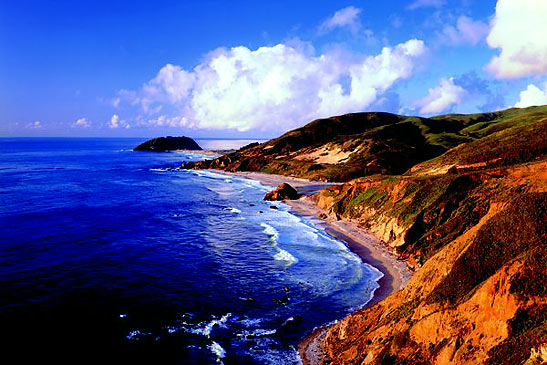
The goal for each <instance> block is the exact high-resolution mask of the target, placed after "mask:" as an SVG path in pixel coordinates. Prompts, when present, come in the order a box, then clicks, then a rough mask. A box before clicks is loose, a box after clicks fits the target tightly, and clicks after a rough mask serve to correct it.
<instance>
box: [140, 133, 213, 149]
mask: <svg viewBox="0 0 547 365" xmlns="http://www.w3.org/2000/svg"><path fill="white" fill-rule="evenodd" d="M176 150H192V151H201V150H203V149H202V148H201V147H200V146H199V145H198V144H197V143H196V141H194V140H193V139H192V138H190V137H171V136H169V137H158V138H152V139H150V140H148V141H146V142H144V143H141V144H140V145H138V146H137V147H135V148H134V149H133V151H148V152H166V151H176Z"/></svg>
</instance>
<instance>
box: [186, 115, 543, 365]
mask: <svg viewBox="0 0 547 365" xmlns="http://www.w3.org/2000/svg"><path fill="white" fill-rule="evenodd" d="M183 167H185V168H214V169H221V170H226V171H261V172H268V173H275V174H281V175H287V176H294V177H300V178H308V179H312V180H317V181H338V182H344V184H336V185H333V186H329V187H327V188H326V189H323V190H321V191H319V192H317V193H315V194H313V195H311V196H308V197H306V198H305V199H306V201H308V202H309V201H313V202H314V203H315V205H316V206H317V207H318V208H319V209H321V210H322V212H323V213H324V214H325V216H326V218H327V219H328V220H331V221H333V222H340V224H342V223H343V222H351V223H352V224H354V225H356V226H358V227H361V228H362V229H364V230H367V231H368V232H370V233H371V234H373V235H374V236H375V237H377V238H379V239H380V240H382V241H383V242H384V243H385V245H386V247H387V248H388V249H389V250H390V251H391V252H392V253H393V254H394V255H395V256H396V257H397V258H398V259H400V260H405V261H406V262H407V263H408V264H409V265H411V266H412V267H413V268H414V269H415V270H416V271H415V274H414V275H413V276H412V278H411V279H410V280H409V281H408V284H407V285H406V286H404V287H402V288H396V287H394V288H392V289H393V290H395V292H393V293H392V294H391V295H389V296H387V298H385V299H383V300H381V301H373V302H372V304H371V305H369V306H368V307H367V308H364V309H362V310H360V311H358V312H356V313H353V314H351V315H349V316H348V317H346V318H344V319H342V320H341V321H339V322H338V323H336V324H334V325H331V326H329V327H326V328H323V329H320V330H318V331H316V332H315V333H314V334H312V335H311V336H310V337H308V338H307V339H306V340H305V341H304V342H303V343H302V344H301V346H300V353H301V356H302V359H303V361H304V363H325V364H345V363H348V364H382V363H385V364H454V363H456V364H464V363H472V364H542V363H546V362H547V281H546V280H545V278H546V277H547V260H546V259H545V258H546V257H547V107H546V106H543V107H531V108H526V109H508V110H504V111H499V112H493V113H484V114H473V115H460V114H451V115H443V116H438V117H433V118H419V117H406V116H398V115H393V114H387V113H359V114H350V115H345V116H341V117H333V118H328V119H321V120H318V121H314V122H312V123H310V124H308V125H306V126H304V127H302V128H299V129H297V130H294V131H291V132H288V133H286V134H284V135H283V136H281V137H279V138H276V139H273V140H271V141H268V142H266V143H263V144H260V145H252V146H247V147H245V148H243V149H240V150H238V151H236V152H234V153H231V154H228V155H225V156H221V157H219V158H217V159H214V160H209V161H203V162H198V163H191V164H186V165H185V166H183ZM295 202H298V200H297V201H295ZM291 204H293V203H291ZM399 289H400V290H399ZM397 290H398V291H397ZM386 294H387V293H386Z"/></svg>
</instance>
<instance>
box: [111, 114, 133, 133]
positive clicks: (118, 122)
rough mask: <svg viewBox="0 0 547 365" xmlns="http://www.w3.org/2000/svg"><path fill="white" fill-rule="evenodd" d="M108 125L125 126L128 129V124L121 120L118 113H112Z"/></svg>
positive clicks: (112, 126) (112, 127) (113, 127)
mask: <svg viewBox="0 0 547 365" xmlns="http://www.w3.org/2000/svg"><path fill="white" fill-rule="evenodd" d="M108 127H109V128H111V129H116V128H125V129H129V128H130V125H129V123H127V122H126V121H125V120H121V119H120V117H119V116H118V114H113V115H112V117H111V118H110V122H109V123H108Z"/></svg>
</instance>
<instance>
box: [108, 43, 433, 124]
mask: <svg viewBox="0 0 547 365" xmlns="http://www.w3.org/2000/svg"><path fill="white" fill-rule="evenodd" d="M425 53H426V47H425V45H424V43H423V42H422V41H420V40H416V39H412V40H409V41H407V42H405V43H401V44H399V45H397V46H395V47H384V48H383V49H382V51H381V53H380V54H378V55H374V56H358V55H352V56H353V57H347V55H345V54H341V53H339V52H331V53H324V54H321V55H319V56H315V55H314V50H313V48H311V47H309V46H307V45H298V44H296V45H292V46H289V45H286V44H278V45H276V46H272V47H261V48H258V49H256V50H250V49H248V48H246V47H235V48H231V49H219V50H216V51H215V52H212V53H211V54H210V55H209V56H208V57H207V59H206V60H205V61H204V62H203V63H201V64H199V65H198V66H196V67H195V68H194V69H193V70H192V71H186V70H184V69H182V68H180V67H178V66H173V65H166V66H164V67H163V68H162V69H161V70H160V71H159V73H158V76H156V77H155V78H154V79H153V80H151V81H150V82H148V83H146V84H145V85H144V86H143V87H142V88H141V90H139V91H136V92H135V91H127V90H124V91H122V92H121V93H120V95H119V96H120V97H122V98H124V99H126V101H128V102H129V103H130V104H134V105H140V106H141V108H142V112H144V113H148V114H150V115H153V117H149V118H148V120H149V124H152V125H169V126H178V127H181V126H182V127H190V128H208V129H234V130H238V131H249V130H261V131H275V132H279V131H285V130H287V129H289V128H294V127H296V126H299V125H302V124H303V123H305V122H308V121H310V120H312V119H314V118H318V117H324V116H331V115H334V114H342V113H347V112H355V111H360V110H364V109H365V108H366V107H368V106H370V105H372V104H373V103H374V102H375V101H376V100H377V99H378V98H379V97H380V96H381V95H382V94H384V93H385V92H386V91H387V90H388V89H389V88H390V87H392V86H393V84H395V83H396V82H397V81H399V80H403V79H406V78H408V77H410V76H411V75H412V73H413V72H414V69H415V65H416V63H417V62H418V60H419V59H420V58H421V57H422V56H423V55H424V54H425ZM159 114H161V115H159ZM158 115H159V116H158Z"/></svg>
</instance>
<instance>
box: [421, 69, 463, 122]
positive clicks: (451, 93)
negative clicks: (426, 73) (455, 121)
mask: <svg viewBox="0 0 547 365" xmlns="http://www.w3.org/2000/svg"><path fill="white" fill-rule="evenodd" d="M466 95H467V91H466V90H465V89H464V88H463V87H461V86H458V85H456V84H455V83H454V78H453V77H451V78H449V79H447V78H442V79H441V81H440V85H439V86H438V87H435V88H431V89H429V92H428V95H427V96H426V97H425V98H423V99H422V100H419V101H418V102H417V105H418V106H419V107H420V113H423V114H435V113H441V112H444V111H447V110H449V109H450V108H451V107H452V106H453V105H455V104H459V103H461V102H462V101H463V99H464V98H465V96H466Z"/></svg>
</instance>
